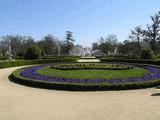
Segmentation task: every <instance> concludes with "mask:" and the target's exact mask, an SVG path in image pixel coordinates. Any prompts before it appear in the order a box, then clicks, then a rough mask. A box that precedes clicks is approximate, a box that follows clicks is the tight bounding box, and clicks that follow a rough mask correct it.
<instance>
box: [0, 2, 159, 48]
mask: <svg viewBox="0 0 160 120" xmlns="http://www.w3.org/2000/svg"><path fill="white" fill-rule="evenodd" d="M158 11H160V0H0V36H3V35H7V34H12V35H15V34H20V35H24V36H28V35H30V36H33V38H35V39H36V40H41V38H42V37H43V36H45V35H47V34H53V35H54V36H55V37H57V38H59V39H61V40H64V39H65V33H66V31H72V32H73V37H74V39H75V40H76V41H75V44H81V45H83V46H88V47H90V46H91V45H92V43H93V42H97V39H98V38H100V37H101V36H103V37H105V36H107V35H108V34H116V35H117V37H118V39H119V41H123V40H125V39H126V38H127V36H128V35H129V34H130V30H131V29H133V28H134V27H136V26H142V27H145V26H146V24H148V23H150V16H151V15H153V14H155V13H156V12H158Z"/></svg>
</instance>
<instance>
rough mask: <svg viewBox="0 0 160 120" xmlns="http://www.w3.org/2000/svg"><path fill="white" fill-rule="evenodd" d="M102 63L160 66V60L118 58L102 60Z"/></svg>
mask: <svg viewBox="0 0 160 120" xmlns="http://www.w3.org/2000/svg"><path fill="white" fill-rule="evenodd" d="M100 60H101V62H128V63H140V64H153V65H160V60H156V59H155V60H145V59H118V58H100Z"/></svg>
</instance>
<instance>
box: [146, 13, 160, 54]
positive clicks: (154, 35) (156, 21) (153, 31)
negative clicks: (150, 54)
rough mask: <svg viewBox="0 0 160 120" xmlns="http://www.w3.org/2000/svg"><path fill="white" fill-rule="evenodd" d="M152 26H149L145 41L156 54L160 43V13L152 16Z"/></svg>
mask: <svg viewBox="0 0 160 120" xmlns="http://www.w3.org/2000/svg"><path fill="white" fill-rule="evenodd" d="M151 21H152V24H151V25H147V30H145V31H144V33H145V40H146V41H147V42H148V43H149V45H150V48H151V49H152V50H153V51H154V52H155V53H156V51H157V48H156V47H157V43H158V41H160V12H158V13H156V14H155V15H153V16H151Z"/></svg>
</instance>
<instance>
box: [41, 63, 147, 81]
mask: <svg viewBox="0 0 160 120" xmlns="http://www.w3.org/2000/svg"><path fill="white" fill-rule="evenodd" d="M146 72H148V70H147V69H143V68H139V67H134V68H133V69H129V70H96V69H95V70H56V69H51V67H48V66H47V67H44V68H42V69H40V70H38V73H39V74H43V75H48V76H58V77H65V78H82V79H115V78H128V77H135V76H141V75H144V74H145V73H146Z"/></svg>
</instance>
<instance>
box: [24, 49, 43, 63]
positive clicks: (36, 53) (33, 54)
mask: <svg viewBox="0 0 160 120" xmlns="http://www.w3.org/2000/svg"><path fill="white" fill-rule="evenodd" d="M40 55H41V50H40V49H39V48H38V47H37V46H30V47H28V48H27V50H26V53H25V59H28V60H33V59H38V58H39V57H40Z"/></svg>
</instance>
